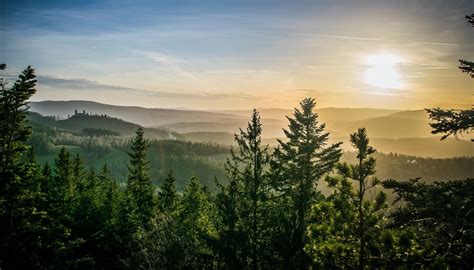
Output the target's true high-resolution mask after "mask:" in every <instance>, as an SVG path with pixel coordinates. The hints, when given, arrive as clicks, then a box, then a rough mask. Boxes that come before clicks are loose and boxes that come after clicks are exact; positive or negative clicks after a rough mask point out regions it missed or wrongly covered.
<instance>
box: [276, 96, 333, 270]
mask: <svg viewBox="0 0 474 270" xmlns="http://www.w3.org/2000/svg"><path fill="white" fill-rule="evenodd" d="M300 106H301V109H295V111H294V114H293V117H294V118H289V117H287V118H288V121H289V126H288V130H286V129H285V130H284V133H285V135H286V137H287V138H288V142H283V141H281V140H278V142H279V147H277V148H276V149H275V152H274V154H273V160H272V174H273V175H272V176H273V186H274V188H275V190H276V191H277V192H280V193H281V198H280V201H281V202H282V203H283V204H284V205H286V206H287V207H286V210H284V211H285V212H287V213H288V215H286V216H285V217H286V218H288V219H289V220H285V221H283V223H285V224H284V226H283V227H284V228H286V229H287V230H288V231H283V232H281V233H283V234H285V235H287V237H288V238H289V239H285V240H284V241H286V242H288V243H290V246H289V247H287V249H286V250H285V251H283V252H285V253H286V252H289V254H283V256H284V258H285V260H286V261H291V263H292V267H295V268H307V265H308V258H307V257H306V255H305V254H304V253H303V247H304V245H305V242H306V239H305V238H306V237H305V230H306V226H307V224H308V213H309V210H310V207H311V205H312V204H313V203H314V202H315V201H316V200H317V199H318V197H320V194H319V193H318V192H317V191H316V187H317V185H318V181H319V180H320V179H321V177H322V176H324V175H325V174H327V173H329V172H330V171H331V170H332V168H333V167H334V165H335V163H336V162H337V161H338V160H339V158H340V157H341V154H342V152H341V149H340V144H341V143H336V144H332V145H327V140H328V137H329V133H327V132H325V131H324V129H325V125H324V124H320V123H319V121H318V115H317V113H315V112H314V107H315V106H316V102H315V101H314V99H311V98H306V99H304V100H303V101H302V102H301V103H300ZM283 197H285V198H284V199H283Z"/></svg>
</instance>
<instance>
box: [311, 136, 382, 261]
mask: <svg viewBox="0 0 474 270" xmlns="http://www.w3.org/2000/svg"><path fill="white" fill-rule="evenodd" d="M350 141H351V143H352V145H353V146H354V147H355V148H356V150H357V159H358V163H357V164H354V165H348V164H346V163H340V164H338V165H337V171H338V176H328V177H327V178H326V180H327V182H328V184H329V186H330V187H332V188H333V189H334V192H333V193H332V194H331V195H330V196H329V197H328V198H327V200H324V201H321V202H319V203H317V204H315V205H314V206H313V220H314V223H313V224H312V225H310V227H309V230H308V236H309V237H310V238H311V241H310V243H309V244H308V245H307V246H306V250H307V252H308V253H309V254H311V256H312V258H313V260H314V262H315V263H316V264H317V265H319V266H321V267H327V268H334V267H335V268H356V267H358V268H359V269H364V268H365V267H366V266H368V265H377V264H379V263H380V250H379V248H378V243H377V241H378V239H379V237H380V233H381V226H382V225H383V224H382V221H383V217H384V216H383V210H384V209H385V208H386V195H385V194H384V193H383V192H379V193H377V194H376V195H375V196H373V198H372V199H368V198H367V193H368V192H369V191H370V190H371V189H373V188H376V187H378V186H379V185H380V181H379V180H378V179H377V178H376V177H374V176H373V175H374V174H375V159H374V158H373V157H372V154H374V153H375V149H374V148H372V147H371V146H370V145H369V139H368V138H367V133H366V130H365V129H364V128H360V129H359V130H358V131H357V132H355V133H353V134H351V136H350ZM349 180H353V181H354V182H355V183H356V185H357V186H358V189H356V190H354V188H353V186H352V183H350V181H349Z"/></svg>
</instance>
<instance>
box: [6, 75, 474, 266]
mask: <svg viewBox="0 0 474 270" xmlns="http://www.w3.org/2000/svg"><path fill="white" fill-rule="evenodd" d="M2 68H5V67H4V66H2ZM36 84H37V79H36V74H35V70H34V69H32V68H31V67H28V68H26V69H25V70H24V71H23V72H22V73H21V74H20V75H19V77H18V80H16V81H15V82H14V83H13V84H12V85H11V86H10V85H7V83H6V81H4V80H3V79H2V84H1V96H0V99H1V100H0V102H1V104H0V115H1V118H0V124H1V130H0V147H1V149H0V150H1V151H0V162H1V163H0V176H1V182H0V226H1V236H0V237H1V240H0V268H2V269H271V268H273V269H447V268H451V269H471V268H473V267H474V255H473V254H474V252H473V248H472V243H474V228H473V226H474V213H473V212H472V209H474V201H473V197H474V179H472V178H470V177H469V176H466V177H462V178H459V179H450V180H449V181H423V179H420V178H418V177H412V178H411V179H404V175H403V171H404V170H414V168H418V170H419V171H418V172H419V173H420V174H421V173H422V172H421V171H422V170H429V169H430V167H436V166H434V165H433V164H435V163H437V162H440V161H436V160H429V159H416V158H410V157H404V156H398V155H380V154H377V152H376V151H377V150H376V149H375V148H373V147H372V146H371V143H370V137H369V135H370V134H368V133H367V131H366V129H365V128H364V127H360V128H358V129H355V130H354V131H353V133H352V134H351V135H350V143H351V146H352V148H353V153H352V154H345V156H344V157H343V151H342V149H341V143H329V142H328V137H329V135H330V134H329V133H328V132H327V130H326V127H325V125H324V124H323V123H321V122H320V121H319V119H318V114H317V113H315V111H314V110H315V106H316V101H315V99H313V98H305V99H304V100H302V101H301V102H300V107H299V108H296V109H295V110H294V111H293V114H292V116H289V117H288V126H287V128H285V129H284V134H285V137H286V140H278V143H277V146H276V147H272V148H270V147H269V146H268V145H266V144H264V143H263V142H262V130H263V129H264V126H262V123H261V118H260V115H259V112H258V111H257V110H254V111H253V112H252V114H251V115H250V118H249V120H248V125H247V128H246V129H241V130H240V132H239V133H237V134H236V135H235V145H234V146H233V147H232V148H230V149H228V148H226V147H221V146H217V145H212V144H202V143H192V142H184V141H179V140H174V141H172V140H170V141H168V140H161V141H160V140H151V139H149V138H147V137H146V133H147V132H155V133H157V134H158V133H159V134H162V133H163V132H164V131H159V130H149V129H143V128H142V127H140V126H132V127H131V128H133V129H135V128H136V130H134V133H133V134H132V135H131V138H130V139H129V140H128V141H126V142H123V141H121V140H119V139H117V140H116V141H114V140H113V139H112V138H115V137H116V135H117V134H119V133H121V131H120V130H104V129H101V128H100V126H98V127H96V128H92V129H86V130H76V133H73V132H68V131H65V130H64V129H65V128H67V124H68V123H67V122H63V123H62V124H60V125H63V126H62V128H64V129H51V126H52V124H51V123H52V122H51V121H56V120H55V119H43V118H41V119H43V120H41V121H45V122H43V123H50V124H46V125H43V126H42V125H38V121H36V122H34V121H33V120H32V117H34V114H32V113H30V112H29V111H28V110H29V100H30V98H31V97H32V96H33V95H34V94H35V92H36ZM440 112H441V113H445V114H446V113H447V114H451V115H452V114H453V113H455V112H453V111H448V112H445V111H432V112H431V113H432V116H436V115H439V113H440ZM471 114H472V113H471ZM32 115H33V116H32ZM36 117H37V118H38V117H39V116H36ZM74 117H76V118H77V117H79V118H80V117H84V115H82V114H80V115H75V116H72V118H74ZM93 117H94V119H95V118H98V117H103V118H110V117H108V116H100V115H96V116H93ZM434 118H436V117H434ZM435 120H439V121H438V122H436V123H437V124H436V123H435V124H434V125H433V128H434V129H435V132H441V133H446V134H447V135H449V134H452V133H458V132H459V131H460V130H461V131H462V130H463V127H459V126H455V127H451V128H449V125H447V124H450V123H452V122H449V121H448V122H446V121H444V122H443V120H445V118H442V117H439V118H437V119H435ZM48 121H50V122H48ZM61 121H64V120H61ZM61 121H59V122H61ZM120 121H121V120H120V119H117V122H120ZM55 125H56V124H55ZM127 125H128V124H127ZM75 126H76V125H72V127H75ZM464 129H466V128H464ZM54 132H56V133H61V134H62V135H61V136H55V138H60V139H61V140H63V142H62V143H58V144H59V145H61V144H66V143H65V142H64V140H69V142H68V145H73V143H71V141H73V142H75V143H76V147H65V146H63V147H60V148H59V149H55V148H54V144H52V143H51V141H50V137H52V136H51V134H53V133H54ZM81 134H82V135H81ZM87 138H89V139H87ZM90 138H93V139H92V141H93V142H95V143H91V141H90ZM87 140H89V143H88V142H87ZM94 140H95V141H94ZM97 140H103V141H104V142H103V143H101V144H98V143H96V142H97ZM105 142H107V143H108V146H107V145H106V143H105ZM51 145H53V146H51ZM87 147H89V148H87ZM78 149H80V150H78ZM100 149H102V150H100ZM150 149H152V150H153V151H150ZM100 151H103V152H100ZM114 151H115V152H117V151H120V152H121V153H123V155H122V157H121V158H119V159H118V162H116V163H114V162H110V163H109V162H107V157H110V155H111V153H112V152H114ZM160 152H161V153H167V154H166V155H167V158H163V157H159V156H154V155H152V154H150V153H155V154H156V153H160ZM97 153H99V154H97ZM125 153H126V154H125ZM168 153H174V156H176V157H178V156H180V157H181V159H183V157H186V156H188V158H189V160H188V164H189V163H193V162H194V163H197V164H198V165H199V166H201V165H202V166H208V168H207V169H204V170H202V171H201V172H200V175H198V174H197V173H196V174H194V175H193V176H191V177H190V178H189V179H186V182H183V181H182V180H180V181H177V177H176V176H177V175H179V177H180V179H182V178H183V177H184V175H186V173H189V170H188V169H186V168H181V167H180V166H181V164H187V163H186V162H181V161H180V160H177V159H175V163H172V158H170V157H171V156H172V155H171V154H170V155H169V156H168ZM183 153H184V154H183ZM37 155H38V156H44V155H49V156H50V157H49V158H48V157H46V158H44V159H43V160H42V161H39V160H38V158H37ZM158 155H159V154H158ZM213 155H216V156H220V159H218V158H215V159H208V158H204V157H205V156H207V157H209V156H213ZM86 159H87V160H89V161H88V162H87V165H86V161H85V160H86ZM178 159H179V158H178ZM387 159H388V160H390V162H387V161H384V160H387ZM407 160H409V161H410V162H407ZM99 161H103V162H101V164H97V163H99ZM379 161H380V162H382V161H383V162H385V164H388V163H392V165H393V164H399V166H400V171H401V172H398V173H395V172H394V173H392V174H390V172H387V171H386V172H385V173H384V174H383V175H382V176H379V177H377V176H376V174H377V172H376V168H378V167H377V163H378V162H379ZM167 162H168V163H170V164H171V163H172V166H169V165H168V167H170V168H171V169H172V170H169V171H166V172H157V171H152V169H155V168H156V167H157V165H156V164H160V163H162V164H163V163H167ZM397 162H398V163H397ZM212 163H214V165H212ZM91 164H95V165H96V166H91ZM125 164H126V165H125ZM210 164H211V165H210ZM216 164H217V165H216ZM407 164H412V165H413V164H415V165H414V166H412V167H410V166H408V165H407ZM426 164H427V165H426ZM470 165H472V158H465V159H452V160H449V161H448V163H445V166H446V167H442V169H441V170H443V171H444V170H445V171H451V170H458V169H456V168H464V170H466V169H465V168H466V167H467V168H469V166H470ZM402 166H403V167H402ZM457 166H458V167H457ZM152 167H153V168H152ZM218 167H220V168H218ZM392 167H393V166H392ZM380 168H383V167H380ZM401 168H403V169H401ZM420 168H421V169H420ZM438 168H439V166H438ZM183 170H184V171H186V170H188V171H186V173H185V174H183ZM441 170H440V171H439V172H438V173H436V174H437V175H436V176H438V177H439V175H443V176H446V177H450V178H451V177H453V176H452V175H455V174H452V175H448V174H442V172H441ZM467 171H468V172H469V171H470V172H471V173H472V170H469V169H467ZM112 172H114V173H112ZM204 172H206V173H204ZM392 172H393V171H392ZM119 174H120V175H119ZM211 175H214V176H216V178H215V179H212V181H211V180H210V176H211ZM395 176H396V177H400V178H401V179H396V178H395ZM436 176H433V179H438V178H437V177H436ZM157 178H160V180H158V179H157ZM200 178H205V179H204V180H205V181H203V179H200ZM178 182H179V183H180V184H179V185H178ZM321 187H325V188H324V190H323V189H322V188H321ZM388 194H391V195H390V198H389V196H388Z"/></svg>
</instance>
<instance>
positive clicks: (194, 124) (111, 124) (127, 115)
mask: <svg viewBox="0 0 474 270" xmlns="http://www.w3.org/2000/svg"><path fill="white" fill-rule="evenodd" d="M31 110H32V111H35V112H38V113H41V114H43V115H49V116H59V117H60V118H67V117H68V115H69V116H71V115H73V117H70V118H68V119H62V120H59V121H55V122H51V123H47V124H49V125H53V126H56V127H58V128H71V129H75V128H77V127H81V128H82V129H84V128H92V129H101V128H103V129H108V130H111V131H114V132H118V133H120V134H122V135H131V134H133V132H134V130H136V128H138V127H139V126H144V127H148V128H146V130H145V131H146V134H147V136H148V137H152V138H158V139H167V138H168V139H183V140H191V141H197V142H211V143H216V144H222V145H232V144H233V143H234V136H233V134H234V133H236V132H238V130H239V128H245V127H246V125H247V121H248V117H249V115H250V110H229V111H212V112H206V111H192V110H177V109H153V108H143V107H130V106H116V105H108V104H102V103H97V102H92V101H42V102H32V103H31ZM75 110H78V111H79V112H82V111H83V110H86V112H87V113H89V114H91V115H92V114H99V115H102V114H105V115H107V116H108V119H103V118H101V117H92V118H91V117H89V118H88V119H89V120H91V121H81V116H82V115H83V114H82V113H78V115H74V112H75ZM316 111H317V112H318V114H319V117H320V122H322V123H325V124H326V130H327V131H328V132H329V133H330V138H331V141H343V142H345V143H344V145H343V148H344V150H347V151H350V150H352V148H351V146H350V145H349V144H348V143H347V142H348V135H349V134H350V133H351V132H354V130H356V129H357V128H359V127H365V128H366V129H367V131H368V134H369V136H370V138H371V140H372V142H373V143H374V146H375V147H376V148H377V149H378V151H380V152H383V153H391V152H393V153H400V154H406V155H415V156H422V157H436V158H445V157H455V156H473V155H474V145H473V144H472V143H470V142H468V141H467V140H462V139H461V140H456V139H452V138H449V139H447V140H445V141H442V142H440V141H439V137H438V136H433V135H432V134H431V132H430V131H431V129H430V126H429V119H428V116H427V114H426V112H425V111H424V110H414V111H400V110H385V109H371V108H361V109H358V108H321V109H316ZM259 112H260V113H261V116H262V124H263V138H264V142H265V143H268V144H270V145H271V146H275V145H276V144H277V142H276V140H275V138H282V137H284V134H283V131H282V129H283V128H286V127H287V125H288V121H287V119H286V117H285V115H291V114H292V110H288V109H278V108H271V109H260V110H259ZM92 120H94V121H92ZM37 121H39V120H38V119H37ZM41 121H51V119H49V120H48V118H47V117H45V118H44V119H42V120H41Z"/></svg>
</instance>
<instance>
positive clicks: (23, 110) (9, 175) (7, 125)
mask: <svg viewBox="0 0 474 270" xmlns="http://www.w3.org/2000/svg"><path fill="white" fill-rule="evenodd" d="M5 68H6V65H4V64H2V65H0V70H3V69H5ZM35 87H36V75H35V72H34V69H32V68H31V67H30V66H28V67H27V68H26V69H25V70H24V71H23V72H22V73H21V74H20V75H19V78H18V80H16V81H15V82H14V83H13V85H12V86H11V87H9V86H8V85H7V82H6V81H5V80H4V79H3V78H1V79H0V228H1V229H0V268H4V267H5V268H8V267H11V265H9V263H12V262H18V263H21V264H20V265H24V266H25V267H28V263H32V264H33V263H34V262H32V261H31V260H29V259H28V258H26V256H27V255H28V253H32V258H33V257H35V255H36V254H34V252H35V251H33V250H31V248H32V247H31V246H29V245H30V244H32V243H31V240H29V239H31V238H34V236H35V230H39V229H40V227H36V226H37V225H39V223H40V222H39V221H38V218H40V217H41V213H39V212H38V211H36V210H37V208H35V205H34V204H35V202H37V199H38V198H37V196H39V194H38V192H37V185H36V184H35V183H34V181H36V180H37V179H36V177H35V173H34V171H35V169H34V167H36V166H35V164H34V162H29V161H31V160H28V158H27V155H28V153H29V151H28V146H27V145H26V140H27V139H28V138H29V137H30V135H31V127H30V126H29V125H28V123H27V122H28V120H27V115H28V112H27V111H28V109H29V105H28V102H29V99H30V97H31V96H32V95H33V94H34V93H35V92H36V88H35ZM30 267H33V265H30Z"/></svg>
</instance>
